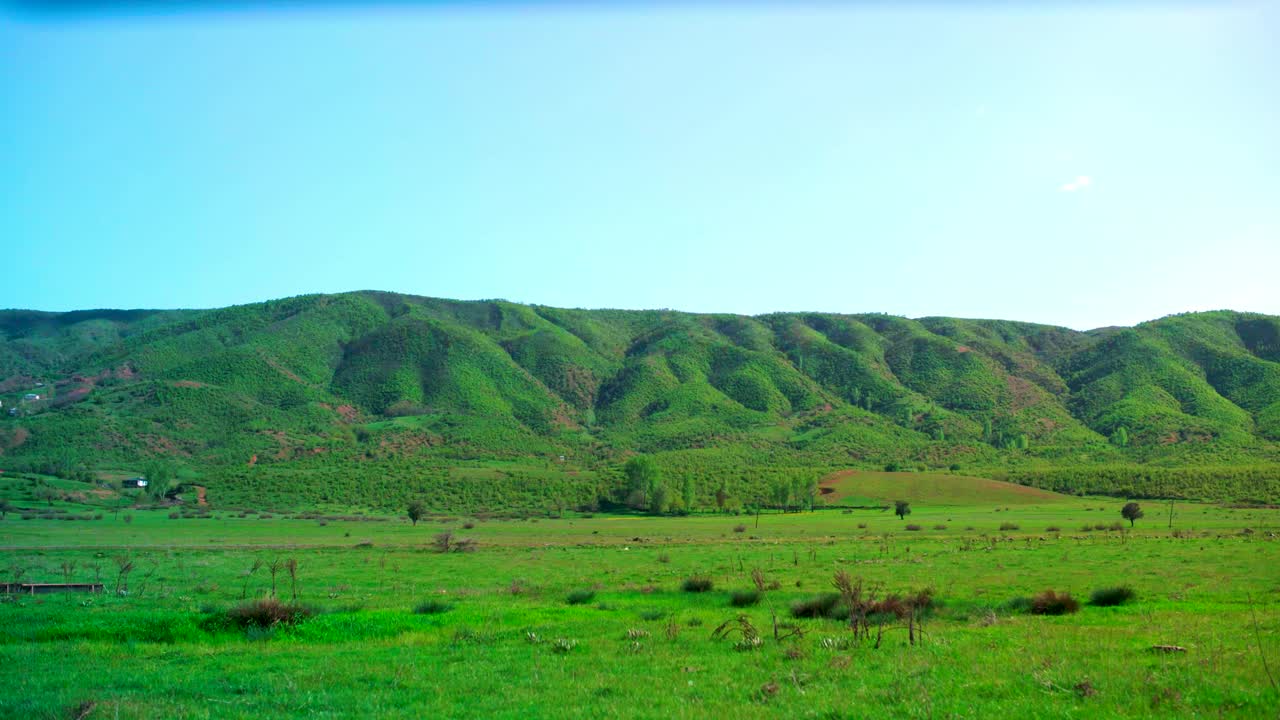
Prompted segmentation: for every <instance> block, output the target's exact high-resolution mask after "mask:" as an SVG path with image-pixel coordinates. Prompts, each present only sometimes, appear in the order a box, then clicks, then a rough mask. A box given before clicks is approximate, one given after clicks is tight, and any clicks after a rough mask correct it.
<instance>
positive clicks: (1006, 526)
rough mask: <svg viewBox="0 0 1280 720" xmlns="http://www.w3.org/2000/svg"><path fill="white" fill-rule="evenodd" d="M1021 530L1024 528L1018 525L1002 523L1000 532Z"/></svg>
mask: <svg viewBox="0 0 1280 720" xmlns="http://www.w3.org/2000/svg"><path fill="white" fill-rule="evenodd" d="M1021 529H1022V528H1021V527H1019V526H1018V523H1011V522H1003V523H1000V530H1001V531H1002V532H1007V531H1009V530H1021Z"/></svg>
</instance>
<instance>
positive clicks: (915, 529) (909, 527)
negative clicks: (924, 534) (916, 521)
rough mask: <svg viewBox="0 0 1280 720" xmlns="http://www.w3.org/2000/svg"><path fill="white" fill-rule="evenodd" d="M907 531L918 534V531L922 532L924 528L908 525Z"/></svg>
mask: <svg viewBox="0 0 1280 720" xmlns="http://www.w3.org/2000/svg"><path fill="white" fill-rule="evenodd" d="M907 529H908V530H910V531H911V532H918V531H920V530H923V529H924V528H922V527H920V526H919V525H908V526H907Z"/></svg>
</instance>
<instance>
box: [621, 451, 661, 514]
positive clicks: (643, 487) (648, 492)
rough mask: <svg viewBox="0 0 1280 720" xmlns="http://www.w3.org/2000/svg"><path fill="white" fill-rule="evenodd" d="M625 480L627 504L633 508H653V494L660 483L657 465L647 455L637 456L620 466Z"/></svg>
mask: <svg viewBox="0 0 1280 720" xmlns="http://www.w3.org/2000/svg"><path fill="white" fill-rule="evenodd" d="M622 474H623V475H624V476H625V477H626V479H627V502H629V503H631V504H632V506H633V507H638V508H643V507H652V506H653V497H652V496H653V492H654V490H656V489H657V487H658V485H659V484H661V482H662V473H661V472H660V471H659V470H658V464H657V463H655V462H654V461H653V458H651V457H649V456H648V455H637V456H635V457H633V458H631V459H630V460H628V461H627V464H626V465H623V466H622Z"/></svg>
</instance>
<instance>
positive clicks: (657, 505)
mask: <svg viewBox="0 0 1280 720" xmlns="http://www.w3.org/2000/svg"><path fill="white" fill-rule="evenodd" d="M670 504H671V494H670V493H669V492H668V491H667V486H666V485H662V484H659V485H658V486H657V487H655V488H653V490H652V491H650V492H649V512H650V513H652V514H654V515H661V514H662V513H663V512H665V511H666V509H667V506H668V505H670Z"/></svg>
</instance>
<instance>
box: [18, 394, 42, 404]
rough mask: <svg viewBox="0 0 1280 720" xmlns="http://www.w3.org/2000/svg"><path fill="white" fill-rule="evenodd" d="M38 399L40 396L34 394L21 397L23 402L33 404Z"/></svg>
mask: <svg viewBox="0 0 1280 720" xmlns="http://www.w3.org/2000/svg"><path fill="white" fill-rule="evenodd" d="M39 399H40V396H39V395H37V394H35V393H27V394H26V395H23V396H22V401H23V402H35V401H36V400H39Z"/></svg>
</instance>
